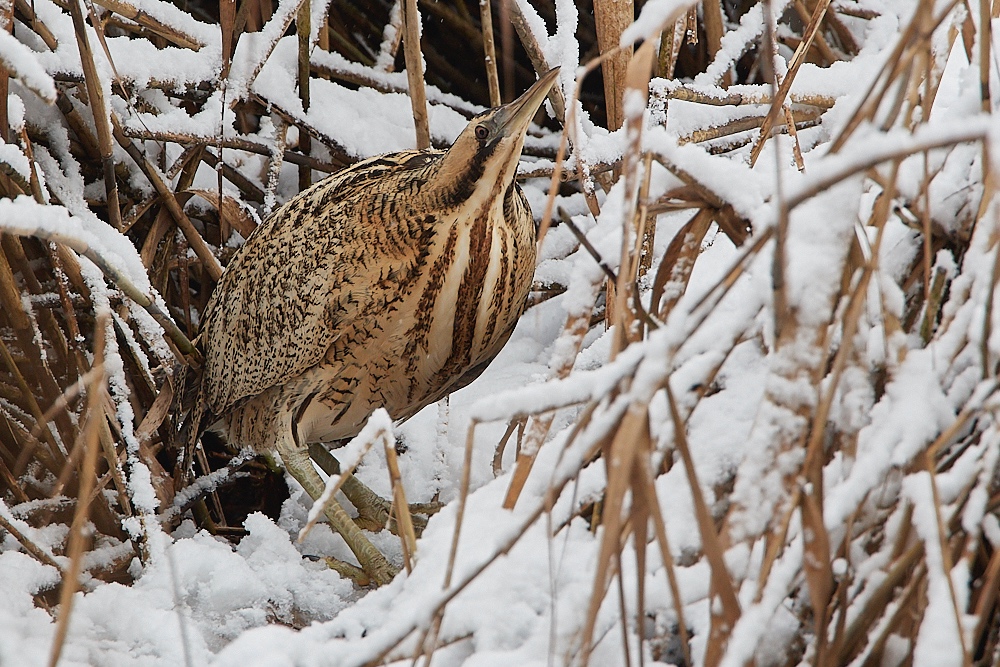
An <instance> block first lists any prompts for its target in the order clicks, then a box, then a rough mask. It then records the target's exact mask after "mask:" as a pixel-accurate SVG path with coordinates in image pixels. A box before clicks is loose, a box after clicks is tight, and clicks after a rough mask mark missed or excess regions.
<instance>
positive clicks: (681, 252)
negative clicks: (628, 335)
mask: <svg viewBox="0 0 1000 667" xmlns="http://www.w3.org/2000/svg"><path fill="white" fill-rule="evenodd" d="M713 217H714V215H713V211H712V209H709V208H701V209H698V212H697V213H695V214H694V215H693V216H692V217H691V219H690V220H688V221H687V223H686V224H685V225H684V226H683V227H681V229H680V230H679V231H678V232H677V234H676V235H675V236H674V238H673V239H672V240H671V241H670V245H669V246H667V251H666V254H664V256H663V258H662V259H661V260H660V264H659V266H658V267H657V269H656V275H655V277H654V278H653V286H652V293H651V295H650V301H649V307H650V309H651V310H652V311H653V312H655V313H656V314H657V317H658V318H659V319H660V320H661V321H663V322H666V321H667V318H668V317H669V316H670V312H671V311H672V310H673V308H674V306H675V305H677V302H678V301H679V300H680V298H681V297H682V296H683V295H684V292H685V291H686V290H687V284H688V280H689V279H690V278H691V272H692V271H693V270H694V264H695V261H696V260H697V258H698V255H699V254H700V253H701V242H702V240H703V239H704V238H705V234H706V233H708V228H709V226H710V225H711V223H712V218H713ZM668 285H669V286H670V289H669V290H668V289H667V286H668ZM664 296H666V300H665V301H664V299H663V297H664Z"/></svg>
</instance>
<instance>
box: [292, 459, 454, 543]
mask: <svg viewBox="0 0 1000 667" xmlns="http://www.w3.org/2000/svg"><path fill="white" fill-rule="evenodd" d="M309 456H310V457H312V460H313V461H315V462H316V464H317V465H319V467H320V468H322V469H323V471H324V472H326V474H327V475H330V476H331V477H332V476H333V475H339V474H340V462H339V461H337V459H336V457H335V456H334V455H333V454H331V453H330V451H329V450H328V449H327V448H326V447H324V446H323V445H320V444H315V443H314V444H311V445H309ZM340 490H341V491H343V492H344V495H345V496H347V499H348V500H350V501H351V504H352V505H354V506H355V507H356V508H358V516H357V518H356V519H354V522H355V523H356V524H358V526H360V527H361V528H363V529H364V530H370V531H373V532H377V531H380V530H382V529H383V528H386V527H388V528H389V530H390V531H392V532H393V533H396V521H395V520H393V521H389V510H390V509H391V507H392V503H390V502H389V501H388V500H386V499H385V498H383V497H382V496H380V495H378V494H377V493H375V492H374V491H372V490H371V489H369V488H368V487H367V486H366V485H365V484H364V482H362V481H361V480H360V479H358V478H357V477H355V476H354V475H348V476H347V479H345V480H344V483H343V485H342V486H341V487H340ZM442 507H443V504H442V503H411V504H410V506H409V510H410V515H411V516H412V518H413V529H414V531H415V532H416V534H417V537H420V534H421V533H422V532H424V528H425V527H426V526H427V519H426V518H424V517H422V516H417V515H420V514H425V515H430V514H434V513H436V512H438V511H439V510H440V509H441V508H442Z"/></svg>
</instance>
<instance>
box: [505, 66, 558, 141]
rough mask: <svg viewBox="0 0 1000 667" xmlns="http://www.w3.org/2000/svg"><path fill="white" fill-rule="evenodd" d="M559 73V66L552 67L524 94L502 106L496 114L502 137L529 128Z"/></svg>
mask: <svg viewBox="0 0 1000 667" xmlns="http://www.w3.org/2000/svg"><path fill="white" fill-rule="evenodd" d="M558 75H559V68H558V67H555V68H553V69H550V70H549V71H548V72H546V73H545V74H543V75H542V77H541V78H540V79H539V80H538V81H536V82H535V83H534V85H532V86H531V88H528V89H527V90H526V91H524V94H523V95H521V96H520V97H519V98H517V99H516V100H514V101H513V102H510V103H509V104H505V105H504V106H502V107H500V108H499V109H498V110H497V114H496V116H495V117H496V120H497V127H498V129H499V131H498V132H497V134H498V135H499V136H501V137H512V136H517V134H519V133H523V132H524V131H525V130H526V129H527V127H528V123H530V122H531V119H532V118H534V117H535V112H536V111H538V107H540V106H542V102H543V101H544V100H545V96H546V95H548V93H549V89H550V88H551V87H552V84H553V83H555V80H556V77H557V76H558Z"/></svg>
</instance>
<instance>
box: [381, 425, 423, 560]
mask: <svg viewBox="0 0 1000 667" xmlns="http://www.w3.org/2000/svg"><path fill="white" fill-rule="evenodd" d="M382 444H383V445H384V449H385V460H386V468H387V469H388V471H389V485H390V488H391V489H392V506H391V508H390V510H389V520H390V521H391V520H392V517H393V516H395V518H396V525H397V526H398V532H399V543H400V545H401V546H402V548H403V566H404V567H405V568H406V573H407V574H409V573H410V572H412V571H413V559H414V557H415V556H416V554H417V534H416V532H415V531H414V530H413V517H412V516H411V515H410V505H409V503H407V502H406V489H404V488H403V478H402V475H400V474H399V457H398V456H396V448H395V446H394V443H393V442H391V441H390V440H389V438H383V439H382Z"/></svg>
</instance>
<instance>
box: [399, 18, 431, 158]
mask: <svg viewBox="0 0 1000 667" xmlns="http://www.w3.org/2000/svg"><path fill="white" fill-rule="evenodd" d="M402 1H403V33H404V34H403V57H404V58H405V60H406V80H407V82H408V83H409V88H410V105H411V106H412V108H413V125H414V129H415V130H416V133H417V134H416V136H417V149H419V150H423V149H425V148H430V146H431V132H430V125H429V123H428V118H427V93H426V92H425V90H424V63H423V58H422V56H421V53H420V12H419V11H418V10H417V0H402Z"/></svg>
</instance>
